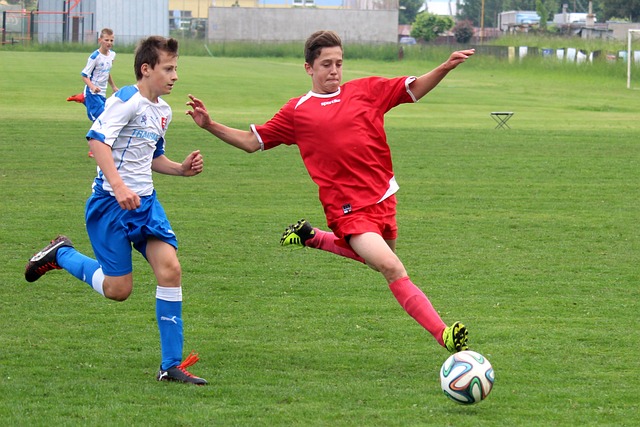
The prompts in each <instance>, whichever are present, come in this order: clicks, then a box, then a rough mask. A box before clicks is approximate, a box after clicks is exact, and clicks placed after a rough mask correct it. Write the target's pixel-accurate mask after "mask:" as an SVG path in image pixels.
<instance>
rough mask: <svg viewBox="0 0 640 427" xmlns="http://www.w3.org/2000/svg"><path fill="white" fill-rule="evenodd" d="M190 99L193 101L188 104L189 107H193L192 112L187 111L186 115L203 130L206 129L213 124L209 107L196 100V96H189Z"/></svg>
mask: <svg viewBox="0 0 640 427" xmlns="http://www.w3.org/2000/svg"><path fill="white" fill-rule="evenodd" d="M188 96H189V99H190V100H191V101H189V102H187V105H188V106H189V107H191V108H192V109H191V110H187V111H186V113H185V114H187V115H189V116H191V118H192V119H193V121H194V122H196V124H197V125H198V126H200V127H201V128H203V129H206V128H207V126H209V124H210V123H211V117H210V116H209V112H208V111H207V107H206V106H205V105H204V102H202V101H201V100H199V99H198V98H196V97H195V96H193V95H191V94H189V95H188Z"/></svg>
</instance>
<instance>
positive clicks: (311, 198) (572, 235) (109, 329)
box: [0, 51, 640, 427]
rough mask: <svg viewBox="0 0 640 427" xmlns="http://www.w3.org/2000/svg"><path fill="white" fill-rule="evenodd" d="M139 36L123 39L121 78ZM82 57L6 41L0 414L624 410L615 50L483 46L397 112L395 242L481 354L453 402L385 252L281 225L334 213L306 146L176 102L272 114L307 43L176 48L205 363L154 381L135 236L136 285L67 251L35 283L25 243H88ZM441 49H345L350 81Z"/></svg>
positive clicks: (319, 421) (197, 332)
mask: <svg viewBox="0 0 640 427" xmlns="http://www.w3.org/2000/svg"><path fill="white" fill-rule="evenodd" d="M132 59H133V58H132V55H130V54H121V55H118V58H117V60H116V64H115V68H114V72H113V75H114V78H115V81H116V83H117V84H118V85H119V86H123V85H125V84H130V83H132V82H133V66H132V62H133V61H132ZM444 59H445V58H442V60H444ZM85 60H86V54H80V53H63V54H56V53H41V52H38V53H33V52H32V53H27V52H7V51H0V194H1V195H2V203H0V218H1V224H2V225H1V227H0V229H1V232H2V238H1V239H0V314H1V318H2V321H1V328H0V395H1V396H2V398H1V399H0V419H2V424H3V425H11V426H13V425H24V426H33V425H96V426H107V425H108V426H111V425H115V426H124V425H157V426H188V425H216V426H292V425H298V426H402V427H404V426H577V425H594V426H595V425H598V426H601V425H608V426H637V425H640V415H639V414H640V412H639V410H638V409H639V405H638V397H637V395H638V389H639V387H640V381H639V380H638V377H637V376H636V375H638V372H640V363H639V361H638V358H637V355H636V352H637V351H638V349H639V348H640V332H639V331H638V313H639V312H640V307H639V303H638V300H639V298H640V291H639V286H638V282H639V280H640V268H639V266H640V255H639V254H640V226H639V223H640V222H639V217H638V210H639V209H638V208H639V207H640V203H639V201H638V196H639V191H638V190H639V182H640V144H639V142H638V133H639V132H640V121H639V120H638V113H639V112H640V100H639V98H638V92H637V91H636V90H627V89H626V81H625V77H624V71H623V69H622V67H621V66H620V67H611V68H610V69H605V70H603V68H602V67H593V68H592V69H590V68H588V67H570V66H565V67H557V66H549V65H548V64H545V63H523V64H520V65H518V64H514V65H508V64H505V63H501V62H496V61H491V60H489V59H483V58H481V57H475V58H472V59H471V60H470V61H468V62H467V63H466V64H464V65H463V66H461V67H460V68H459V69H457V70H456V71H454V72H453V74H451V75H450V76H449V77H448V78H447V79H446V80H445V81H443V82H442V83H441V85H440V86H439V87H438V88H437V89H435V90H434V91H433V92H432V93H431V94H429V95H428V96H427V97H426V98H425V99H423V100H422V101H421V102H420V103H418V104H417V105H406V106H400V107H398V108H396V109H395V110H393V111H392V112H390V113H389V114H388V115H387V122H386V126H387V130H388V136H389V140H390V143H391V145H392V150H393V153H394V161H395V168H396V175H397V178H398V181H399V183H400V186H401V190H400V192H399V194H398V199H399V211H398V222H399V225H400V238H399V241H398V253H399V255H400V257H401V259H402V260H403V261H404V263H405V265H406V267H407V269H408V271H409V273H410V275H411V277H412V279H413V281H414V282H415V283H417V284H419V285H420V286H421V287H422V289H423V290H424V291H425V292H426V293H427V295H429V297H430V299H431V301H432V302H433V304H434V305H435V307H436V308H437V309H438V310H439V311H440V313H441V315H442V317H443V318H444V320H445V321H446V322H453V321H455V320H462V321H463V322H464V323H466V324H467V325H468V327H469V329H470V339H471V345H472V348H473V349H474V350H476V351H478V352H480V353H482V354H484V355H485V356H486V357H487V358H489V360H490V361H491V362H492V364H493V366H494V368H495V371H496V383H495V387H494V389H493V392H492V393H491V395H490V396H489V398H488V399H487V400H486V401H484V402H482V403H480V404H478V405H475V406H472V407H464V406H459V405H457V404H455V403H453V402H451V401H449V400H448V399H447V398H446V397H445V396H444V395H443V394H442V392H441V391H440V386H439V377H438V370H439V368H440V365H441V364H442V362H443V361H444V360H445V359H446V358H447V356H448V353H447V352H446V351H445V350H443V349H442V348H440V347H439V346H438V345H437V344H436V343H435V341H434V340H433V339H432V338H431V337H430V335H428V334H427V333H426V332H425V331H423V330H422V328H420V327H419V326H418V325H417V323H415V322H414V321H413V320H412V319H411V318H410V317H409V316H408V315H406V314H405V312H404V311H403V310H402V309H401V308H400V306H399V305H398V304H397V303H396V301H395V299H394V298H393V296H392V294H391V293H390V292H389V291H388V289H387V287H386V284H385V282H384V280H383V279H382V277H381V276H380V275H379V274H378V273H375V272H373V271H371V270H368V269H367V268H366V267H364V266H362V265H360V264H357V263H354V262H352V261H349V260H346V259H341V258H337V257H335V256H333V255H331V254H327V253H322V252H319V251H313V250H311V249H308V250H286V249H284V248H280V247H279V245H278V240H279V237H280V233H281V231H282V229H283V228H284V227H285V226H286V225H287V224H289V223H291V222H294V221H296V220H297V219H299V218H301V217H305V218H307V219H309V220H310V221H311V222H312V223H313V224H315V225H318V226H324V217H323V214H322V210H321V207H320V205H319V203H318V201H317V197H316V189H315V187H314V185H313V183H312V182H311V180H310V179H309V177H308V176H307V174H306V172H305V171H304V168H303V166H302V163H301V161H300V159H299V156H298V155H297V150H296V149H295V148H285V147H283V148H279V149H276V150H272V151H271V152H265V153H256V154H253V155H248V154H246V153H243V152H241V151H239V150H235V149H233V148H231V147H228V146H226V145H225V144H224V143H221V142H220V141H218V140H215V139H214V138H213V137H212V136H210V135H209V134H207V133H205V132H204V131H202V130H201V129H199V128H197V127H196V126H195V125H194V124H193V123H191V119H190V118H189V117H188V116H185V115H184V114H183V113H184V110H185V106H184V103H185V102H186V101H187V97H186V95H187V94H188V93H193V94H195V95H196V96H198V97H200V98H202V99H203V100H205V102H206V103H207V105H208V107H209V110H210V113H211V114H212V115H214V117H216V118H217V119H218V120H220V121H222V122H223V123H226V124H228V125H231V126H236V127H242V128H246V127H247V126H248V124H249V123H254V122H255V123H262V122H264V121H266V120H267V119H269V118H270V117H271V116H272V115H273V114H274V113H275V112H276V111H277V109H278V108H279V107H280V106H281V105H282V104H283V103H284V102H286V100H288V99H289V98H291V97H293V96H297V95H300V94H302V93H304V92H306V91H307V90H308V89H309V87H310V82H309V78H308V76H307V75H306V74H305V73H304V71H303V68H302V60H300V59H272V60H269V59H260V60H257V59H242V58H236V59H228V58H227V59H225V58H210V57H186V56H185V57H181V58H180V60H179V76H180V80H179V82H178V84H177V86H176V88H175V89H174V93H173V94H171V95H170V96H168V97H167V98H166V99H167V101H168V102H169V103H170V104H171V105H172V106H173V108H174V119H173V122H172V124H171V126H170V129H169V133H168V137H167V140H168V155H169V157H171V158H173V159H175V160H182V159H183V158H184V156H185V155H186V154H187V153H188V152H189V151H191V150H193V149H201V150H202V152H203V154H204V156H205V172H204V173H203V174H201V175H200V176H198V177H195V178H190V179H186V178H175V177H165V176H158V177H157V178H156V188H157V190H158V193H159V197H160V199H161V200H162V201H163V204H164V206H165V208H166V210H167V213H168V215H169V218H170V219H171V221H172V225H173V227H174V230H175V231H176V233H177V235H178V237H179V241H180V252H179V255H180V259H181V263H182V266H183V271H184V274H183V276H184V277H183V282H184V297H185V304H184V321H185V351H189V350H190V349H194V350H196V351H198V352H199V353H200V357H201V361H200V362H199V363H198V364H197V365H196V366H195V367H193V369H192V371H193V372H194V373H195V374H197V375H200V376H203V377H204V378H206V379H207V380H208V381H209V382H210V384H211V385H210V386H209V387H204V388H202V387H201V388H198V387H190V386H185V385H181V384H173V383H158V382H156V381H155V380H154V374H155V372H156V370H157V368H158V364H159V338H158V332H157V326H156V322H155V308H154V307H155V302H154V295H155V282H154V278H153V276H152V273H151V270H150V268H149V267H148V265H147V264H146V263H145V262H144V260H143V259H142V258H141V257H140V256H139V255H138V254H136V255H135V257H134V263H135V265H134V274H135V281H136V283H135V289H134V293H133V295H132V296H131V298H130V299H129V300H127V301H126V302H122V303H116V302H112V301H109V300H106V299H103V298H100V297H99V296H98V295H97V294H96V293H95V292H93V291H91V290H90V289H89V287H88V286H87V285H86V284H84V283H81V282H79V281H77V280H75V279H73V278H72V277H71V276H70V275H68V274H66V273H64V272H58V271H54V272H51V273H48V274H47V275H46V276H45V277H43V278H42V279H40V280H39V281H38V282H35V283H33V284H29V283H27V282H26V281H25V280H24V277H23V269H24V265H25V263H26V261H27V259H28V258H29V257H30V256H31V254H32V253H33V252H35V251H37V250H39V249H40V248H41V247H42V246H44V245H45V244H46V243H47V242H48V240H50V239H51V238H53V237H54V236H55V235H56V234H58V233H65V234H67V235H68V236H70V237H71V238H72V240H73V241H74V243H75V244H76V247H77V248H78V249H79V250H81V251H83V252H85V253H87V254H89V255H90V254H92V252H91V247H90V244H89V241H88V238H87V236H86V232H85V230H84V216H83V213H84V202H85V200H86V198H87V196H88V194H89V192H90V185H91V181H92V179H93V177H94V174H95V163H94V161H93V160H92V159H89V158H88V157H87V146H86V142H85V140H84V135H85V134H86V131H87V129H88V127H89V121H88V120H87V118H86V115H85V111H84V107H83V106H81V105H78V104H72V103H67V102H66V101H65V99H66V97H67V96H69V95H72V94H74V93H76V92H79V91H80V89H81V87H82V84H81V80H80V76H79V72H80V70H81V68H82V67H83V66H84V63H85ZM435 65H437V64H436V63H432V62H424V61H419V60H411V61H404V62H386V63H385V62H373V61H364V60H357V61H347V63H346V64H345V80H347V79H351V78H355V77H360V76H365V75H371V74H379V75H385V76H394V75H402V74H419V73H423V72H426V71H428V70H430V69H431V68H433V67H434V66H435ZM497 110H509V111H514V112H515V115H514V116H513V119H512V120H511V121H510V122H509V124H510V125H511V127H512V129H511V130H507V131H503V130H495V129H493V128H494V126H495V123H494V122H493V121H492V120H491V118H490V116H489V113H490V112H491V111H497Z"/></svg>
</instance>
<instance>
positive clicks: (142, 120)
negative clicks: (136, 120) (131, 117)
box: [140, 114, 147, 126]
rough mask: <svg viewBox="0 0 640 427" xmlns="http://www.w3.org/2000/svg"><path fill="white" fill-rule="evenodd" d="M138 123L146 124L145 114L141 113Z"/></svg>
mask: <svg viewBox="0 0 640 427" xmlns="http://www.w3.org/2000/svg"><path fill="white" fill-rule="evenodd" d="M140 123H141V124H142V125H144V126H146V125H147V115H146V114H143V115H142V117H140Z"/></svg>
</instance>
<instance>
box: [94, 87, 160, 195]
mask: <svg viewBox="0 0 640 427" xmlns="http://www.w3.org/2000/svg"><path fill="white" fill-rule="evenodd" d="M170 122H171V107H170V106H169V104H167V103H166V102H165V101H164V100H162V99H161V98H158V102H157V103H153V102H151V101H150V100H148V99H147V98H145V97H143V96H142V95H141V94H140V92H139V90H138V87H137V86H125V87H123V88H122V89H120V90H119V91H118V92H116V93H115V94H114V95H112V96H111V97H110V98H109V99H107V103H106V106H105V110H104V112H103V113H102V115H100V117H99V118H98V119H97V120H96V121H95V122H94V123H93V125H92V126H91V129H90V130H89V133H88V134H87V140H89V139H96V140H98V141H100V142H103V143H105V144H107V145H109V146H110V147H111V152H112V155H113V161H114V163H115V165H116V168H117V169H118V173H119V174H120V177H121V178H122V180H123V181H124V184H125V185H126V186H127V187H129V188H130V189H131V190H132V191H134V192H135V193H136V194H138V195H139V196H141V197H142V196H148V195H151V194H152V193H153V177H152V170H151V162H152V161H153V159H154V158H156V157H158V156H161V155H163V154H164V148H165V147H164V135H165V133H166V131H167V127H168V125H169V123H170ZM93 185H94V191H96V190H104V191H105V192H109V193H110V194H111V195H114V193H113V190H112V188H111V185H110V184H109V182H107V180H106V179H105V178H104V176H103V174H102V171H100V169H99V168H98V176H97V177H96V179H95V181H94V184H93Z"/></svg>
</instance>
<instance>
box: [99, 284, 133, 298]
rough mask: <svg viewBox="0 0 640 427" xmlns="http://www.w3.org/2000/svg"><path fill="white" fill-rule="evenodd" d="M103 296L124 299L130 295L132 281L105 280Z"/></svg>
mask: <svg viewBox="0 0 640 427" xmlns="http://www.w3.org/2000/svg"><path fill="white" fill-rule="evenodd" d="M102 288H103V290H104V296H105V297H107V298H109V299H111V300H114V301H125V300H126V299H127V298H129V295H131V291H132V290H133V283H132V282H130V281H129V280H126V279H125V280H115V279H112V280H105V282H104V284H103V287H102Z"/></svg>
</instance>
